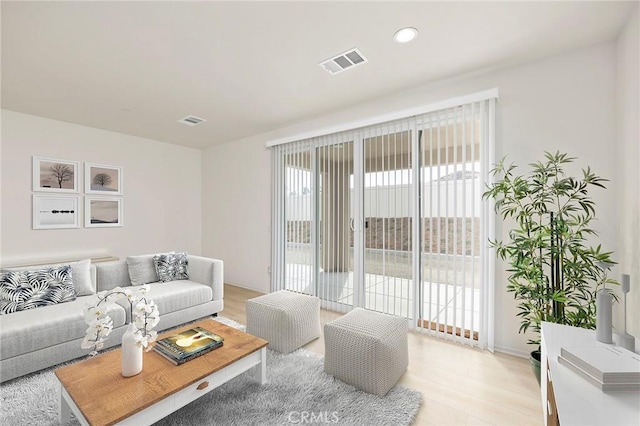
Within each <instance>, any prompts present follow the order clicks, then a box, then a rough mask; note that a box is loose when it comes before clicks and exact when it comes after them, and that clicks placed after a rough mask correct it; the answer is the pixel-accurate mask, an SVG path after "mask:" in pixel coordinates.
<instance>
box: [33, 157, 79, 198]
mask: <svg viewBox="0 0 640 426" xmlns="http://www.w3.org/2000/svg"><path fill="white" fill-rule="evenodd" d="M79 169H80V163H79V162H77V161H68V160H57V159H55V158H43V157H33V190H34V191H39V192H80V188H79V186H78V183H79V180H78V172H79Z"/></svg>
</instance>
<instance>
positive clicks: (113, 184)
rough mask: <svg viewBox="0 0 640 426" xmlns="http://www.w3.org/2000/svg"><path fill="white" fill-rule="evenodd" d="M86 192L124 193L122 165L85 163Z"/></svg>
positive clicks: (105, 194)
mask: <svg viewBox="0 0 640 426" xmlns="http://www.w3.org/2000/svg"><path fill="white" fill-rule="evenodd" d="M84 192H85V193H87V194H101V195H104V196H107V195H109V196H111V195H122V167H118V166H108V165H106V164H95V163H85V164H84Z"/></svg>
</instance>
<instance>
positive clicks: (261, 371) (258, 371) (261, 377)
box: [253, 348, 267, 385]
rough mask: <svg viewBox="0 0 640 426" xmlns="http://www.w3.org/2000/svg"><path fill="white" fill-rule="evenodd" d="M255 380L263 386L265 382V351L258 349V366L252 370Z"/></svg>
mask: <svg viewBox="0 0 640 426" xmlns="http://www.w3.org/2000/svg"><path fill="white" fill-rule="evenodd" d="M253 374H254V376H253V377H254V378H255V380H256V381H257V382H258V383H260V384H261V385H264V384H265V383H266V382H267V349H266V348H262V349H260V364H258V365H256V366H255V367H254V370H253Z"/></svg>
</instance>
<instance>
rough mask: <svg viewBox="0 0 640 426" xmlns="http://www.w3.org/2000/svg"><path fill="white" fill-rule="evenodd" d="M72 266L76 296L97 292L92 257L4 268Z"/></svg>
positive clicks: (12, 269)
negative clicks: (75, 260) (65, 261)
mask: <svg viewBox="0 0 640 426" xmlns="http://www.w3.org/2000/svg"><path fill="white" fill-rule="evenodd" d="M67 265H69V266H71V269H72V270H73V287H74V288H75V290H76V296H88V295H90V294H96V275H95V274H96V270H95V266H92V265H91V259H84V260H79V261H77V262H67V263H58V264H51V265H36V266H21V267H15V268H3V270H2V271H3V272H5V271H27V270H35V269H45V268H59V267H61V266H67Z"/></svg>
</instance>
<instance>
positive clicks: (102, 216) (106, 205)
mask: <svg viewBox="0 0 640 426" xmlns="http://www.w3.org/2000/svg"><path fill="white" fill-rule="evenodd" d="M84 226H85V227H86V228H102V227H113V226H122V198H117V197H84Z"/></svg>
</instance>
